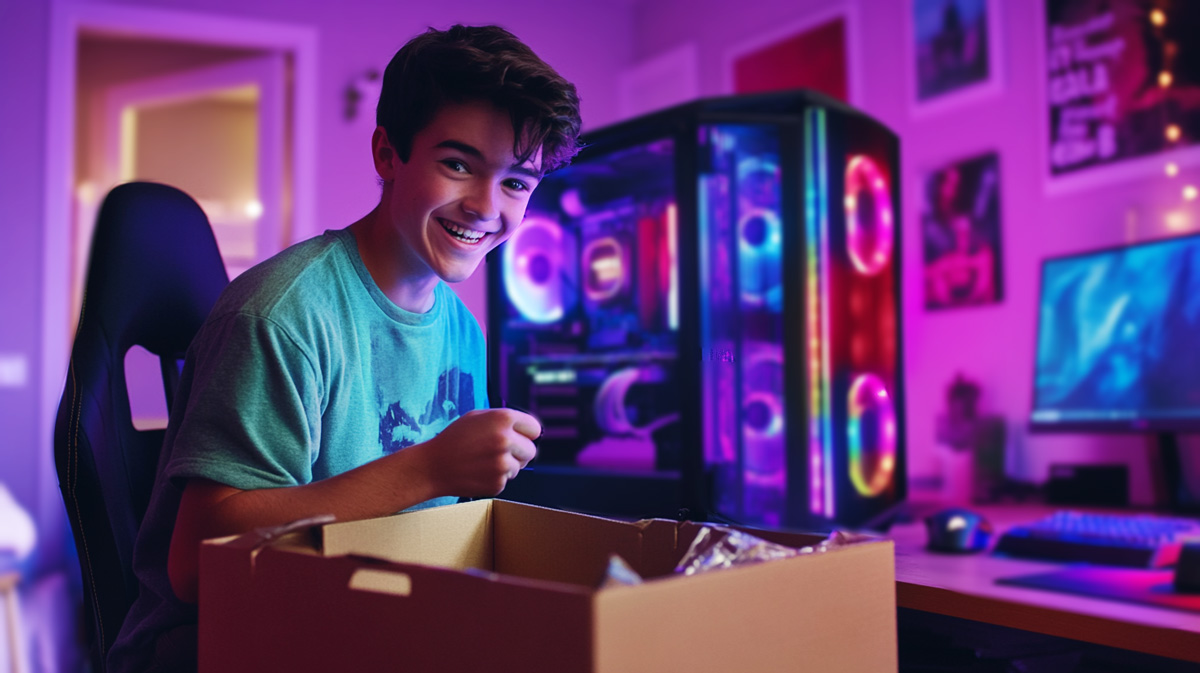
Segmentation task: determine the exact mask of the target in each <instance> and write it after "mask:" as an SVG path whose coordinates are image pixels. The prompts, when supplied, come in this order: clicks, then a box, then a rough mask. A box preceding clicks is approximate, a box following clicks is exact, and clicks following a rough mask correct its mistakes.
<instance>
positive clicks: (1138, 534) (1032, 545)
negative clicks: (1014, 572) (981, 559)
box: [994, 510, 1200, 568]
mask: <svg viewBox="0 0 1200 673" xmlns="http://www.w3.org/2000/svg"><path fill="white" fill-rule="evenodd" d="M1190 540H1200V520H1196V519H1185V518H1175V517H1162V516H1153V515H1146V514H1093V513H1087V512H1076V511H1071V510H1060V511H1058V512H1055V513H1053V514H1051V515H1050V516H1047V517H1045V518H1043V519H1039V520H1037V521H1034V522H1032V523H1028V524H1023V525H1018V526H1013V527H1012V528H1009V529H1008V530H1007V531H1005V532H1004V534H1003V535H1001V536H1000V539H999V541H997V543H996V547H995V549H994V551H995V553H998V554H1007V555H1009V556H1019V557H1022V558H1033V559H1039V560H1044V561H1067V562H1086V563H1095V564H1100V565H1114V566H1127V567H1134V568H1161V567H1164V566H1169V565H1172V564H1174V563H1175V560H1176V559H1178V558H1179V550H1180V548H1181V547H1182V546H1183V543H1184V542H1185V541H1190Z"/></svg>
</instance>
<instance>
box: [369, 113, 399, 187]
mask: <svg viewBox="0 0 1200 673" xmlns="http://www.w3.org/2000/svg"><path fill="white" fill-rule="evenodd" d="M371 158H372V159H373V160H374V161H375V172H376V173H378V174H379V177H380V178H382V179H383V181H384V182H391V180H392V176H393V174H394V173H395V170H396V162H398V161H399V160H400V158H399V156H397V154H396V150H395V149H393V148H392V143H391V142H390V141H389V140H388V136H387V131H386V130H385V129H384V128H383V127H382V126H376V127H375V133H374V134H373V135H372V136H371Z"/></svg>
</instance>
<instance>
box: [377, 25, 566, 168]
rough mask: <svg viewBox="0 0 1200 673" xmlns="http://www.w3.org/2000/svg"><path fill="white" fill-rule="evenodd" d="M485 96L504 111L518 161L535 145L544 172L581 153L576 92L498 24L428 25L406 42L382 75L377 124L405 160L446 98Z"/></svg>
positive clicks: (458, 99)
mask: <svg viewBox="0 0 1200 673" xmlns="http://www.w3.org/2000/svg"><path fill="white" fill-rule="evenodd" d="M475 100H486V101H491V102H492V103H494V104H496V105H497V106H498V107H500V108H502V109H504V110H507V111H508V113H509V116H510V117H511V119H512V126H513V136H514V138H515V141H514V146H513V154H514V155H515V156H516V158H517V161H519V162H524V161H526V160H528V159H529V158H530V157H531V156H532V155H533V154H534V153H535V152H536V151H537V149H538V148H539V147H540V148H541V149H542V171H543V172H544V173H549V172H550V171H552V170H554V169H556V168H560V167H562V166H564V165H566V164H568V163H570V161H571V158H572V157H574V156H575V154H576V153H577V152H578V151H579V131H580V125H581V122H580V118H579V96H578V94H576V92H575V85H574V84H571V83H570V82H568V81H567V80H565V79H563V77H562V76H561V75H559V74H558V73H557V72H555V70H554V69H553V68H551V67H550V66H549V65H547V64H546V62H545V61H543V60H542V59H540V58H538V56H537V54H534V53H533V50H532V49H530V48H529V47H528V46H526V44H525V43H524V42H521V41H520V40H519V39H517V37H516V36H514V35H513V34H512V33H510V32H508V31H507V30H505V29H503V28H500V27H499V26H462V25H456V26H453V27H451V28H450V29H449V30H444V31H442V30H436V29H434V28H430V29H429V30H427V31H426V32H424V33H422V34H421V35H418V36H417V37H415V38H413V39H412V40H410V41H409V42H408V43H407V44H405V45H404V46H403V47H402V48H401V49H400V51H398V52H396V55H395V56H394V57H392V61H391V62H390V63H388V66H387V70H385V71H384V73H383V87H382V91H381V93H380V96H379V106H378V107H377V108H376V110H375V120H376V122H375V123H376V124H378V125H379V126H382V127H383V129H384V130H385V131H387V136H388V140H389V141H390V142H391V144H392V147H393V148H394V149H395V150H396V152H397V153H398V154H399V156H400V159H401V160H402V161H405V162H407V161H408V159H409V157H410V156H412V144H413V137H414V136H415V135H416V134H417V133H419V132H420V131H421V130H422V129H424V128H425V127H426V126H428V125H429V123H430V122H431V121H432V120H433V118H434V116H435V115H436V114H437V112H438V110H440V109H441V107H442V106H443V105H445V104H446V103H466V102H470V101H475Z"/></svg>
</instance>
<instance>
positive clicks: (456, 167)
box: [442, 159, 467, 173]
mask: <svg viewBox="0 0 1200 673" xmlns="http://www.w3.org/2000/svg"><path fill="white" fill-rule="evenodd" d="M442 164H443V165H444V166H446V167H447V168H449V169H450V170H452V171H454V172H455V173H466V172H467V165H466V164H464V163H463V162H461V161H459V160H458V159H443V160H442Z"/></svg>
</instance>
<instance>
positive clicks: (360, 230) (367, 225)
mask: <svg viewBox="0 0 1200 673" xmlns="http://www.w3.org/2000/svg"><path fill="white" fill-rule="evenodd" d="M382 217H383V213H382V206H376V207H375V210H372V211H371V212H370V213H367V214H366V215H365V216H364V217H363V218H362V219H360V220H358V221H357V222H355V223H354V224H351V225H350V226H349V227H347V229H349V230H350V233H352V234H354V240H355V243H356V244H357V245H358V256H359V257H360V258H362V262H363V266H365V267H367V272H368V273H370V274H371V280H373V281H375V285H377V286H378V287H379V289H380V291H382V292H383V294H384V296H386V297H387V298H388V299H390V300H391V301H392V303H394V304H395V305H396V306H398V307H400V308H402V309H404V310H405V311H408V312H410V313H426V312H428V311H429V310H430V309H432V308H433V291H434V289H435V288H436V287H437V284H438V280H439V279H438V277H437V276H436V275H435V274H419V273H414V272H413V271H412V270H411V268H412V266H413V262H414V261H416V260H414V259H413V255H412V254H411V253H410V252H409V251H408V249H407V248H406V247H405V245H404V243H403V242H401V241H400V239H399V238H398V237H397V236H396V235H395V233H394V232H393V231H392V230H391V229H390V228H389V227H387V226H385V225H384V223H383V222H382V221H381V218H382ZM417 265H418V266H419V262H418V263H417Z"/></svg>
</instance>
